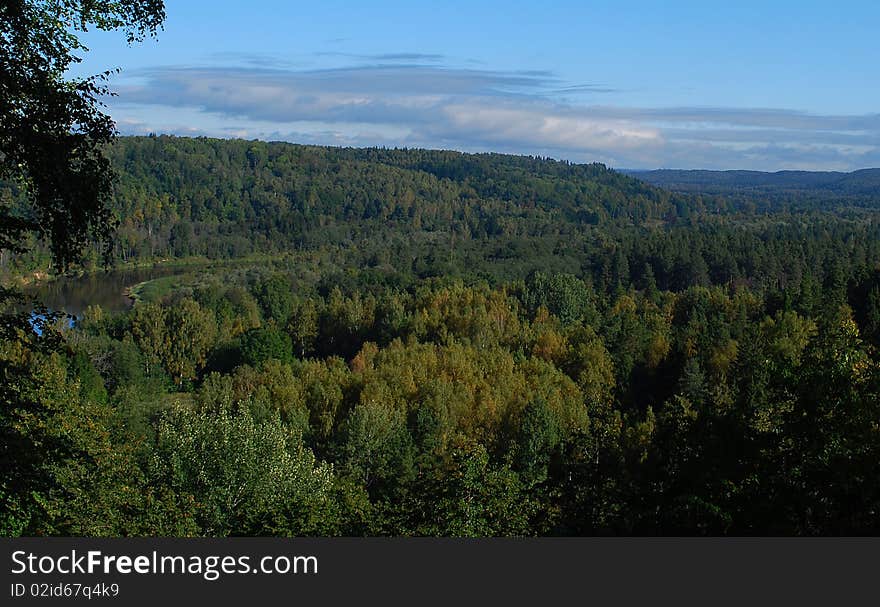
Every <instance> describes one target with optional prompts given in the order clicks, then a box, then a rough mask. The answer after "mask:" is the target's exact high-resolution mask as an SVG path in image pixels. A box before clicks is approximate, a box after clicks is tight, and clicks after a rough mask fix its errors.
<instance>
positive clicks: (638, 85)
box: [77, 0, 880, 170]
mask: <svg viewBox="0 0 880 607" xmlns="http://www.w3.org/2000/svg"><path fill="white" fill-rule="evenodd" d="M166 4H167V7H166V8H167V13H168V17H167V20H166V24H165V31H164V32H162V33H161V34H160V36H159V39H158V41H152V40H148V41H146V42H144V43H142V44H140V45H136V46H133V47H126V46H125V43H124V40H123V39H122V36H121V35H120V34H118V33H111V34H107V33H98V34H95V33H89V34H87V35H86V36H85V41H86V42H87V44H88V45H89V46H90V48H91V52H90V53H89V54H88V56H87V58H86V61H84V62H83V64H81V65H80V66H79V67H78V70H77V71H78V73H80V74H87V73H94V72H98V71H103V70H104V69H106V68H108V67H121V68H122V70H123V71H122V73H121V74H119V75H117V76H115V77H114V79H113V81H112V86H113V87H114V88H115V89H116V90H117V91H118V93H119V96H118V97H115V98H112V99H110V100H108V106H109V108H110V113H111V115H112V116H113V117H114V118H115V119H116V120H117V124H118V127H119V130H120V131H121V132H122V133H125V134H138V133H147V132H164V133H175V134H180V135H187V134H191V135H210V136H219V137H242V138H247V139H271V140H286V141H294V142H301V143H319V144H330V145H354V146H365V145H384V146H408V147H430V148H452V149H459V150H465V151H501V152H511V153H521V154H538V155H547V156H553V157H557V158H566V159H570V160H574V161H577V162H590V161H600V162H604V163H606V164H609V165H610V166H613V167H617V168H659V167H665V168H721V169H758V170H781V169H813V170H823V169H827V170H853V169H858V168H865V167H872V166H880V78H878V77H877V76H878V67H877V65H878V60H880V52H878V48H880V45H878V44H877V42H876V40H877V33H876V28H877V24H878V23H880V3H876V2H867V1H864V2H856V1H851V2H836V3H830V2H811V1H804V0H802V1H800V2H788V1H773V2H771V1H769V0H765V2H752V1H749V0H745V1H743V0H741V1H739V2H735V3H734V2H707V1H704V2H689V1H688V2H685V1H674V0H670V1H667V2H644V1H642V2H636V1H620V0H617V1H610V2H602V3H598V2H585V1H583V0H582V1H580V2H567V1H565V2H562V1H557V2H554V1H547V2H543V3H538V2H534V1H532V2H518V1H513V0H507V1H505V2H499V1H480V0H472V1H470V2H458V1H454V0H450V1H447V2H444V3H434V2H432V3H424V2H414V1H412V0H410V1H409V2H397V1H381V2H379V1H374V2H366V1H365V2H352V1H350V0H349V1H348V2H340V1H337V0H325V1H323V2H320V3H311V2H309V3H306V2H279V1H274V0H273V1H262V0H260V1H252V2H249V3H245V2H240V1H235V2H232V1H227V0H211V1H206V0H166Z"/></svg>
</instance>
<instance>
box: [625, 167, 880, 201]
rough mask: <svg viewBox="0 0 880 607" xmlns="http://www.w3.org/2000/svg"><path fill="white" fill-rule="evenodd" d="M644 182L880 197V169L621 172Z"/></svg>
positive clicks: (674, 187) (713, 190) (688, 187)
mask: <svg viewBox="0 0 880 607" xmlns="http://www.w3.org/2000/svg"><path fill="white" fill-rule="evenodd" d="M621 172H623V173H625V174H628V175H630V176H632V177H635V178H637V179H640V180H642V181H644V182H646V183H650V184H652V185H656V186H659V187H663V188H668V189H672V190H680V191H701V192H711V193H724V192H726V191H728V190H729V189H737V190H748V189H755V190H761V191H766V192H769V191H783V190H824V191H827V192H833V193H836V194H850V195H877V194H880V168H872V169H861V170H858V171H853V172H851V173H844V172H838V171H777V172H775V173H769V172H762V171H707V170H677V169H660V170H656V171H621Z"/></svg>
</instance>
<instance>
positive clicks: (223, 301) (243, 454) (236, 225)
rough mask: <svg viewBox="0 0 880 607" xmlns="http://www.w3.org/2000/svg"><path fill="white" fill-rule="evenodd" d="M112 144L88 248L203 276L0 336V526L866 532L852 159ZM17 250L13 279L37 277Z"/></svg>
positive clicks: (865, 224) (863, 189) (865, 276)
mask: <svg viewBox="0 0 880 607" xmlns="http://www.w3.org/2000/svg"><path fill="white" fill-rule="evenodd" d="M108 153H109V156H110V158H111V160H112V163H113V165H114V166H115V167H116V170H117V171H118V172H119V175H120V177H119V180H118V183H117V186H116V194H115V199H114V203H113V211H114V213H115V215H116V219H117V224H118V227H117V233H116V238H115V239H114V240H113V241H112V242H110V243H104V244H107V245H109V246H108V247H104V246H103V245H102V243H96V244H95V246H94V248H93V250H92V251H90V253H89V254H88V256H87V258H86V260H85V262H84V264H83V267H82V268H79V270H85V271H93V270H96V269H98V268H100V266H101V265H102V264H106V263H109V264H111V265H133V264H155V263H187V264H190V265H192V267H194V268H208V267H209V266H208V265H206V264H208V263H210V264H211V265H210V270H208V269H203V270H198V269H197V270H195V271H192V272H189V273H188V274H186V275H184V276H178V277H172V278H169V279H167V280H166V279H163V281H161V284H154V285H152V288H146V289H143V290H142V291H141V295H140V297H139V298H138V301H137V302H136V303H135V305H134V306H133V307H132V309H131V310H129V311H126V312H123V313H119V314H110V313H108V312H106V311H104V310H102V309H101V308H100V307H97V306H93V307H91V308H89V309H88V310H87V311H86V313H85V314H83V315H82V316H81V317H80V318H77V319H75V323H73V325H72V326H71V323H70V322H68V321H67V320H66V319H65V318H63V315H60V314H53V313H51V312H48V311H46V313H44V314H42V315H40V316H35V317H34V318H33V320H32V322H33V324H34V325H35V329H36V330H34V331H33V332H27V333H26V334H24V333H20V332H19V333H18V334H16V335H15V339H12V336H10V335H7V334H6V333H0V340H2V347H0V356H2V357H3V359H4V361H5V363H6V364H5V365H4V366H3V368H4V373H5V374H6V377H5V378H3V380H2V381H4V382H6V385H7V386H10V387H11V390H13V391H14V393H15V395H16V398H15V399H14V401H11V402H9V403H5V404H6V407H5V409H4V413H3V416H4V418H3V420H2V424H0V427H2V433H3V437H2V440H3V443H4V445H5V447H4V452H3V455H4V457H3V459H2V466H3V479H4V480H3V481H2V484H0V503H2V510H0V517H2V518H0V533H2V534H4V535H10V534H71V535H131V534H137V535H456V536H492V535H595V534H640V535H643V534H647V535H653V534H688V535H690V534H739V535H743V534H746V535H748V534H779V535H816V534H874V533H877V532H878V531H880V529H878V521H880V512H878V509H880V482H878V479H880V355H878V350H877V348H878V346H880V189H878V188H877V187H874V186H871V185H870V184H869V183H868V182H869V181H870V179H869V177H870V175H871V174H866V175H868V177H865V176H857V177H848V178H847V177H846V176H843V175H837V177H835V178H834V179H838V178H839V179H838V181H841V180H843V181H845V180H846V179H849V183H858V184H861V185H858V186H857V185H853V186H852V187H839V188H838V187H832V186H830V185H827V183H830V182H831V181H834V180H833V179H831V178H828V179H827V180H826V181H822V180H821V179H818V178H817V180H815V181H810V179H811V178H810V177H809V176H803V175H801V176H800V177H798V179H794V178H792V179H791V180H790V181H789V182H788V183H786V184H783V185H780V186H779V187H776V186H774V187H770V186H767V185H766V184H762V183H760V182H756V181H754V180H753V181H748V180H747V178H746V176H739V177H737V178H736V179H731V180H730V181H729V182H725V183H722V184H721V185H718V186H717V187H696V186H694V187H684V186H681V183H683V181H682V180H683V179H684V178H683V177H681V176H669V177H670V179H672V180H673V181H670V182H669V183H667V184H665V185H669V186H670V188H671V189H670V190H666V189H661V188H659V187H657V186H654V185H649V184H648V183H645V182H644V181H640V180H639V179H636V178H635V177H633V176H629V175H625V174H621V173H618V172H615V171H612V170H610V169H607V168H606V167H604V166H602V165H598V164H593V165H580V164H572V163H568V162H560V161H555V160H551V159H543V158H533V157H517V156H506V155H499V154H479V155H472V154H462V153H457V152H445V151H426V150H400V149H395V150H387V149H342V148H324V147H312V146H299V145H291V144H284V143H264V142H257V141H226V140H213V139H187V138H174V137H165V136H161V137H143V138H122V139H120V140H119V141H118V143H116V144H115V145H114V146H113V147H112V148H110V149H109V150H108ZM808 175H809V174H808ZM852 175H857V174H852ZM862 177H865V179H862ZM676 179H678V180H679V181H674V180H676ZM675 183H677V184H679V186H678V187H673V184H675ZM835 183H837V182H836V181H835ZM673 190H674V191H673ZM22 195H23V193H22V192H20V191H19V190H18V189H17V186H16V185H15V184H7V185H6V186H5V187H4V188H3V189H2V192H0V202H2V205H3V208H4V212H7V211H8V212H9V213H11V214H15V213H20V212H21V211H22V208H23V207H22V206H21V204H20V201H21V199H22ZM29 248H30V250H31V252H30V253H28V254H23V255H18V256H16V255H12V254H10V253H8V252H4V253H5V255H4V256H3V257H2V258H0V274H2V276H3V277H4V278H5V279H6V280H8V281H10V282H11V281H13V280H14V279H17V278H22V277H26V276H28V275H29V274H31V273H33V272H35V271H45V270H49V271H51V267H50V264H49V259H50V256H49V253H48V251H47V250H46V249H45V247H41V245H40V244H39V243H36V242H35V243H33V246H31V247H29ZM104 253H106V255H104ZM233 262H234V263H233ZM199 264H203V265H199ZM149 286H150V285H147V287H149ZM22 314H28V312H23V313H22ZM10 326H12V325H10ZM16 326H18V325H16Z"/></svg>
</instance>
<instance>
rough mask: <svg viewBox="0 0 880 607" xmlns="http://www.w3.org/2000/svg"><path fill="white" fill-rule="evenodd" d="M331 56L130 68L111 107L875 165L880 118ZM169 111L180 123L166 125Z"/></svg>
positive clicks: (600, 149)
mask: <svg viewBox="0 0 880 607" xmlns="http://www.w3.org/2000/svg"><path fill="white" fill-rule="evenodd" d="M332 55H333V56H336V57H342V58H345V59H349V60H355V61H359V62H363V63H362V64H358V65H348V66H343V67H336V68H325V69H303V68H297V67H295V66H294V65H292V64H290V63H285V62H283V61H275V62H273V61H272V58H269V57H262V56H259V55H255V56H251V57H247V58H244V59H242V58H241V57H239V58H238V60H237V61H234V62H233V61H229V62H228V63H229V64H232V65H226V66H222V67H217V66H214V67H192V66H175V67H157V68H153V69H149V70H143V71H140V72H137V73H134V74H132V75H133V76H135V77H136V82H137V83H138V84H129V85H123V86H121V87H118V88H119V92H120V97H119V98H118V102H121V104H119V103H117V104H116V105H114V114H116V115H123V116H125V115H128V116H130V117H131V119H132V120H136V121H140V123H144V124H146V123H150V122H153V123H154V124H155V123H156V121H155V120H153V121H151V120H150V119H149V113H150V112H149V110H150V109H152V111H153V112H154V113H156V114H162V113H163V112H164V116H165V118H164V122H162V123H161V124H162V127H163V128H161V129H159V128H153V129H152V130H166V131H167V130H171V131H174V132H192V131H193V129H194V130H196V131H199V132H202V131H204V132H205V134H214V135H218V136H241V137H259V138H274V139H289V140H296V141H303V142H310V143H327V144H333V145H400V146H420V147H449V148H456V149H462V150H471V151H476V150H498V151H507V152H514V153H526V154H546V155H552V156H557V157H564V158H570V159H573V160H577V161H592V160H599V161H602V162H606V163H608V164H611V165H613V166H618V167H633V168H637V167H703V168H755V169H766V170H775V169H784V168H830V169H844V170H845V169H853V168H859V167H865V166H877V165H880V114H870V115H860V116H843V115H819V114H808V113H804V112H798V111H794V110H788V109H773V108H770V109H767V108H721V107H674V108H634V107H625V106H623V105H621V104H619V103H618V104H614V103H608V102H605V103H599V101H600V100H602V99H605V100H608V99H616V98H617V97H619V95H616V93H619V91H617V90H616V89H615V88H613V87H610V86H607V85H603V84H601V83H596V84H577V83H570V82H565V81H564V80H562V79H560V78H559V77H558V76H557V75H555V74H554V73H552V72H549V71H544V70H519V71H493V70H488V69H476V68H460V67H454V66H451V65H447V64H446V63H447V62H446V58H445V57H443V56H442V55H436V54H427V53H405V52H401V53H387V54H375V55H366V54H365V55H353V54H343V53H332ZM575 98H576V99H578V100H579V101H578V102H574V101H572V99H575ZM169 108H172V109H174V110H175V112H176V113H177V114H178V118H180V117H181V116H183V115H186V116H187V117H188V123H186V124H178V125H177V126H174V125H173V124H169V120H170V121H172V122H173V114H174V113H172V112H170V111H169ZM140 123H139V125H140ZM142 126H143V125H140V126H139V127H138V128H142ZM120 128H121V129H122V130H123V131H126V126H125V124H124V123H121V124H120ZM143 128H146V127H143ZM128 130H129V131H130V132H132V131H136V130H137V129H134V128H130V129H128Z"/></svg>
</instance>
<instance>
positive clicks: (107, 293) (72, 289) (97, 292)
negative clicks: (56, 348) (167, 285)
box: [25, 266, 186, 316]
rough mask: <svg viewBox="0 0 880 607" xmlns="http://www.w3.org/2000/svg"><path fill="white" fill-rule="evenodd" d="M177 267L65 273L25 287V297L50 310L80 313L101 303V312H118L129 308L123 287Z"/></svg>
mask: <svg viewBox="0 0 880 607" xmlns="http://www.w3.org/2000/svg"><path fill="white" fill-rule="evenodd" d="M184 271H186V270H185V269H184V268H180V267H176V268H175V267H168V266H157V267H154V268H141V269H135V270H114V271H110V272H97V273H94V274H86V275H84V276H65V277H61V278H58V279H56V280H53V281H50V282H46V283H41V284H36V285H31V286H30V287H28V288H26V289H25V295H26V296H27V297H33V298H35V299H36V301H37V302H38V303H39V304H42V305H44V306H45V307H46V308H48V309H49V310H52V311H58V312H66V313H68V314H73V315H74V316H81V315H82V313H83V312H84V311H85V309H86V308H87V307H89V306H92V305H99V306H101V307H102V308H103V309H104V311H105V312H121V311H123V310H127V309H128V308H130V307H131V304H132V300H131V298H129V297H128V296H127V295H126V292H127V289H128V288H129V287H132V286H134V285H136V284H138V283H141V282H144V281H147V280H153V279H154V278H161V277H162V276H170V275H173V274H181V273H183V272H184Z"/></svg>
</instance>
